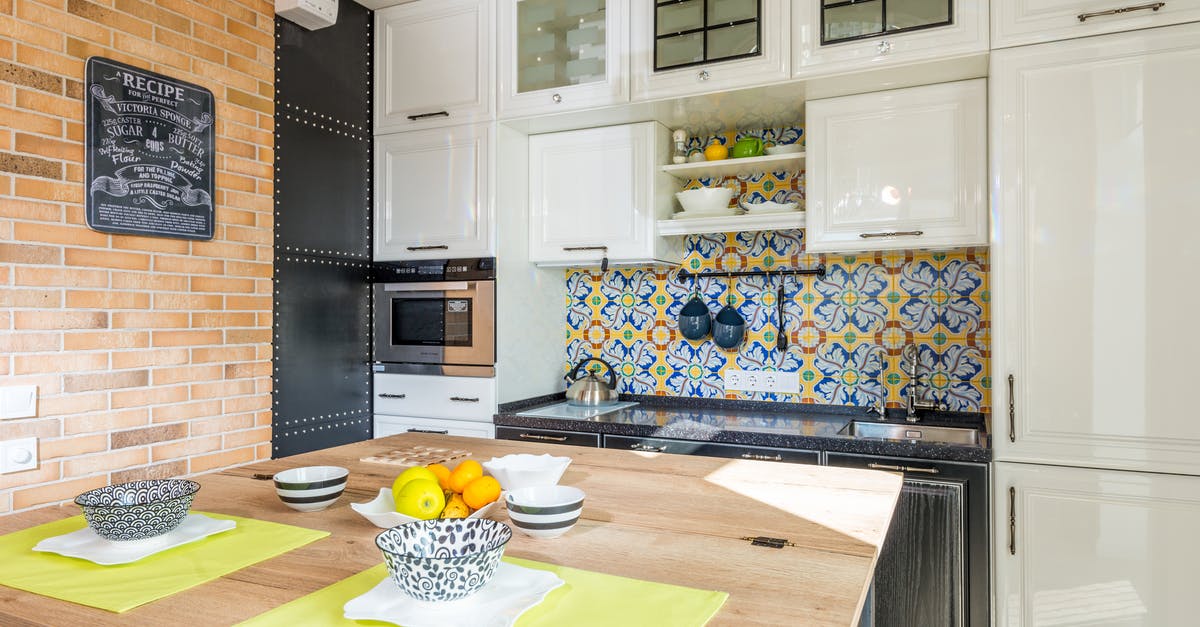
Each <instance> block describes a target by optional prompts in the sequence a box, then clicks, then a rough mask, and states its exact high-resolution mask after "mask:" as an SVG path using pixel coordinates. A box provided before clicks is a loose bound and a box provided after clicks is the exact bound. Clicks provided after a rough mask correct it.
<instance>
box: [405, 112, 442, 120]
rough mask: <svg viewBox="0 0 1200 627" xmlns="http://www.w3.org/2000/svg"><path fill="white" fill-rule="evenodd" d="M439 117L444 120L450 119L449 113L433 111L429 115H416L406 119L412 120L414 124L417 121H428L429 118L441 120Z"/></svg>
mask: <svg viewBox="0 0 1200 627" xmlns="http://www.w3.org/2000/svg"><path fill="white" fill-rule="evenodd" d="M441 117H446V118H448V117H450V112H449V111H433V112H431V113H418V114H416V115H410V116H408V119H410V120H412V121H413V122H416V121H417V120H428V119H429V118H441Z"/></svg>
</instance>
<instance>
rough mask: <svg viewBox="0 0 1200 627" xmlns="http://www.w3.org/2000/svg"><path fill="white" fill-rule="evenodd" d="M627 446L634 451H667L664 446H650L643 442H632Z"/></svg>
mask: <svg viewBox="0 0 1200 627" xmlns="http://www.w3.org/2000/svg"><path fill="white" fill-rule="evenodd" d="M629 448H631V449H633V450H635V451H646V452H648V453H666V452H667V447H665V446H650V445H649V444H646V443H644V442H634V443H633V445H632V446H630V447H629Z"/></svg>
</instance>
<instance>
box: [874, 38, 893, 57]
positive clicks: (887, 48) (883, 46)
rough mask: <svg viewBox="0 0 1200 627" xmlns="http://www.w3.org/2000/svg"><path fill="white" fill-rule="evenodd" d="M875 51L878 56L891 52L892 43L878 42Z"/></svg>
mask: <svg viewBox="0 0 1200 627" xmlns="http://www.w3.org/2000/svg"><path fill="white" fill-rule="evenodd" d="M875 50H877V51H878V53H879V54H887V53H889V52H891V51H892V42H890V41H881V42H879V45H878V46H875Z"/></svg>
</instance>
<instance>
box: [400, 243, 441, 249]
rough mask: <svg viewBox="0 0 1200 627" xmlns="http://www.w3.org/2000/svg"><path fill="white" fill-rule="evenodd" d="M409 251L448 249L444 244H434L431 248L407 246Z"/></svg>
mask: <svg viewBox="0 0 1200 627" xmlns="http://www.w3.org/2000/svg"><path fill="white" fill-rule="evenodd" d="M407 248H408V249H409V250H447V249H449V248H450V247H449V246H447V245H445V244H434V245H432V246H408V247H407Z"/></svg>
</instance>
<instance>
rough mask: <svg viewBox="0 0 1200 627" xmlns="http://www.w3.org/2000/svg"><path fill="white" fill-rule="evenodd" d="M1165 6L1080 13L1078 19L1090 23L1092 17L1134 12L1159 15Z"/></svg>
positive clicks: (1140, 5) (1136, 6)
mask: <svg viewBox="0 0 1200 627" xmlns="http://www.w3.org/2000/svg"><path fill="white" fill-rule="evenodd" d="M1165 6H1167V3H1166V2H1147V3H1146V4H1138V5H1134V6H1129V7H1121V8H1119V9H1108V10H1106V11H1092V12H1091V13H1080V14H1079V16H1078V17H1079V21H1080V22H1086V21H1088V18H1091V17H1102V16H1106V15H1120V14H1122V13H1130V12H1133V11H1146V10H1150V11H1154V12H1156V13H1157V12H1158V10H1159V9H1161V8H1163V7H1165Z"/></svg>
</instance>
